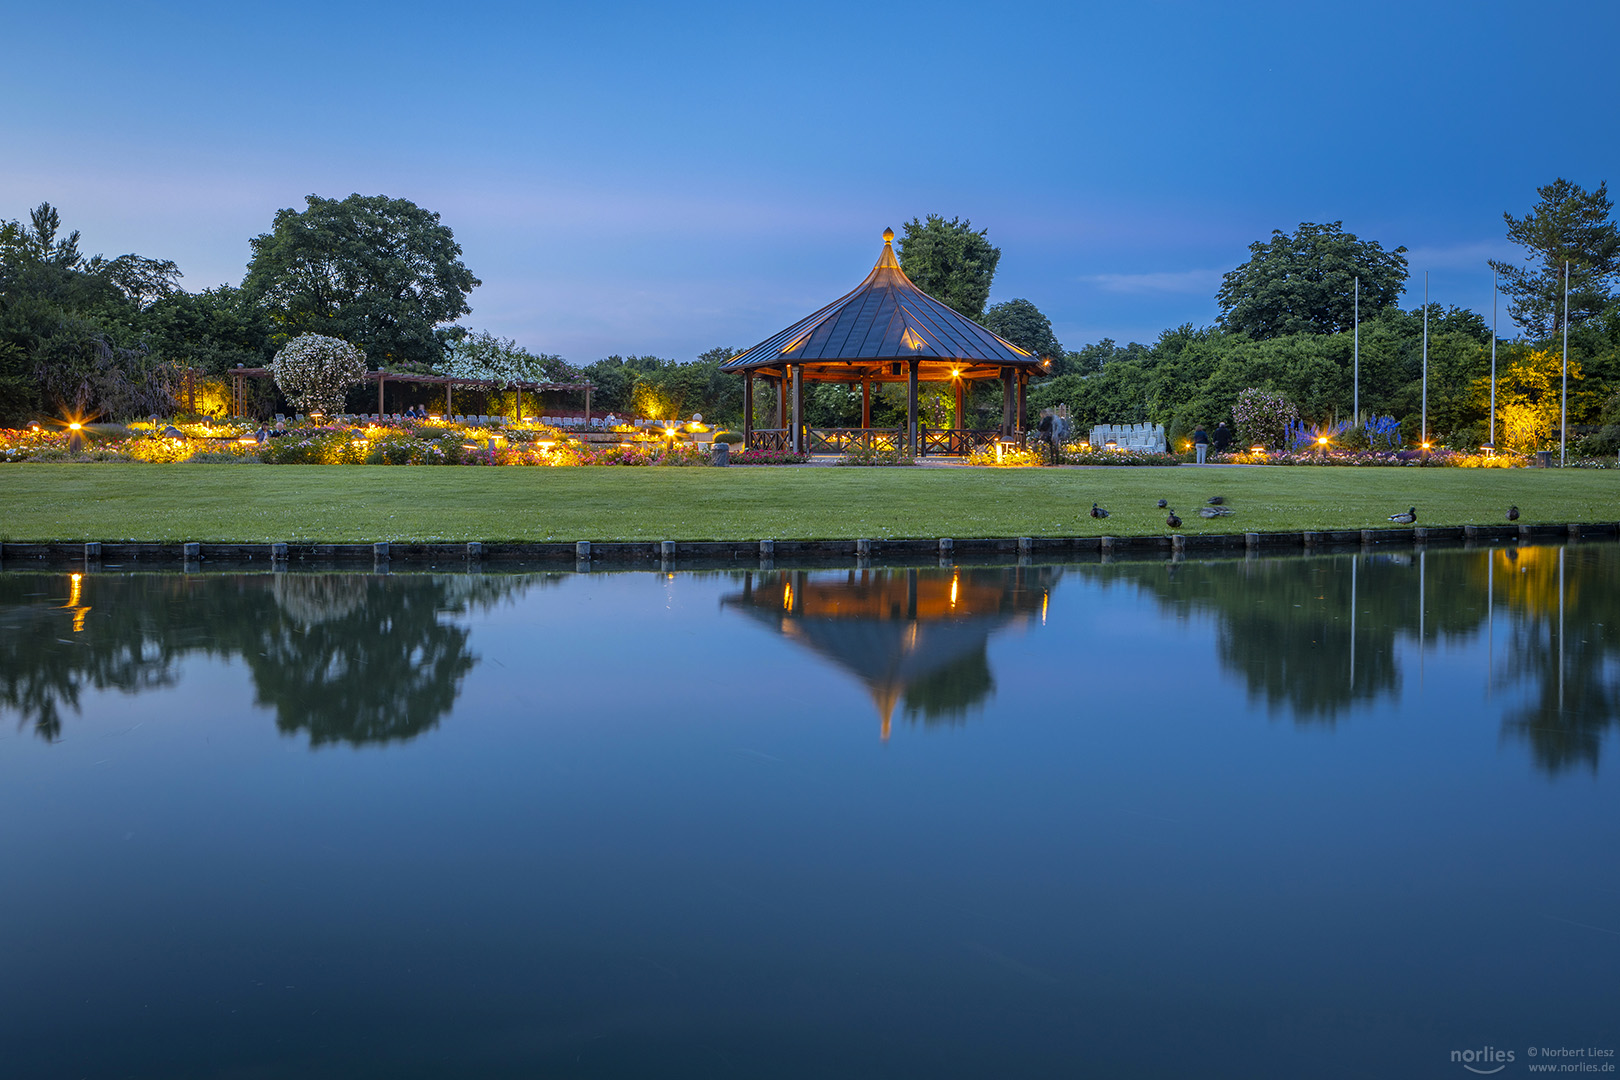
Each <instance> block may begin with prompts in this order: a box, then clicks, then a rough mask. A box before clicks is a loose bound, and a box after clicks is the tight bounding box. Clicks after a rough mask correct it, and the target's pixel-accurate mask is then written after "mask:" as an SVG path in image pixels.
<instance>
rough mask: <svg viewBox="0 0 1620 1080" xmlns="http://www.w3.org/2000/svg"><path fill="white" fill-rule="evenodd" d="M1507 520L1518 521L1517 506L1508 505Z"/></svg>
mask: <svg viewBox="0 0 1620 1080" xmlns="http://www.w3.org/2000/svg"><path fill="white" fill-rule="evenodd" d="M1508 520H1509V521H1518V520H1519V508H1518V507H1517V506H1510V507H1508Z"/></svg>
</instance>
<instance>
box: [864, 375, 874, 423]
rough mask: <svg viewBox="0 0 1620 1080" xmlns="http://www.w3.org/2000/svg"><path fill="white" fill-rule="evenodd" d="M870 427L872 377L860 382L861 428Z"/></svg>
mask: <svg viewBox="0 0 1620 1080" xmlns="http://www.w3.org/2000/svg"><path fill="white" fill-rule="evenodd" d="M871 426H872V377H871V376H870V375H868V376H867V377H866V378H864V379H862V380H861V427H862V428H870V427H871Z"/></svg>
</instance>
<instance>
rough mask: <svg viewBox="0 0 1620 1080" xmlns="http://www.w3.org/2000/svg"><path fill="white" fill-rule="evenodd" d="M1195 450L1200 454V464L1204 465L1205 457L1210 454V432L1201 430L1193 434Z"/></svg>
mask: <svg viewBox="0 0 1620 1080" xmlns="http://www.w3.org/2000/svg"><path fill="white" fill-rule="evenodd" d="M1193 449H1194V450H1196V451H1197V452H1198V464H1200V465H1202V464H1203V463H1204V455H1205V454H1207V453H1209V432H1207V431H1205V430H1204V429H1203V428H1199V429H1198V430H1197V431H1195V432H1193Z"/></svg>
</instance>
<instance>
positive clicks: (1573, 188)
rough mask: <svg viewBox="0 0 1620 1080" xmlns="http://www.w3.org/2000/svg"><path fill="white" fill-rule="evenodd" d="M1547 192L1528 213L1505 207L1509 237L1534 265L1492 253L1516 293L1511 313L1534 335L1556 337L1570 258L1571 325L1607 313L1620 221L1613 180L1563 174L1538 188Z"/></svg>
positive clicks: (1618, 260)
mask: <svg viewBox="0 0 1620 1080" xmlns="http://www.w3.org/2000/svg"><path fill="white" fill-rule="evenodd" d="M1536 194H1538V195H1540V196H1541V198H1540V199H1539V200H1538V201H1537V202H1536V205H1535V206H1534V207H1532V208H1531V210H1530V212H1529V213H1528V214H1526V215H1525V216H1524V217H1522V218H1516V217H1514V216H1513V215H1512V214H1508V213H1504V214H1503V215H1502V217H1503V219H1504V220H1506V221H1507V226H1508V230H1507V234H1508V239H1509V240H1512V241H1513V242H1514V243H1515V244H1518V245H1519V246H1520V247H1522V248H1524V249H1525V262H1526V263H1528V264H1529V265H1528V266H1518V265H1516V264H1514V263H1509V262H1501V261H1498V260H1495V259H1493V260H1491V267H1492V268H1493V269H1495V270H1496V272H1497V273H1499V274H1501V275H1502V291H1503V292H1505V293H1507V294H1508V296H1510V297H1512V302H1511V303H1510V304H1509V305H1508V314H1509V315H1511V316H1513V321H1514V322H1516V323H1518V324H1519V325H1520V326H1522V327H1524V329H1525V330H1526V331H1527V332H1528V333H1529V334H1530V335H1531V336H1533V337H1550V336H1551V335H1552V334H1553V333H1555V332H1556V331H1557V330H1558V328H1559V327H1560V326H1561V325H1562V321H1561V320H1562V318H1563V308H1564V263H1565V262H1566V261H1567V262H1568V263H1569V321H1570V325H1571V326H1579V325H1580V324H1581V323H1583V322H1586V321H1587V320H1589V319H1591V318H1593V317H1594V316H1596V315H1598V314H1600V313H1602V312H1603V311H1604V310H1605V309H1606V308H1608V307H1609V305H1610V303H1611V302H1612V300H1613V297H1612V296H1611V295H1610V293H1609V289H1610V287H1611V285H1612V283H1613V282H1614V280H1615V278H1616V276H1620V229H1616V228H1615V223H1614V222H1613V221H1612V220H1611V219H1610V217H1609V215H1610V212H1611V211H1612V210H1613V209H1614V203H1613V202H1611V201H1610V199H1609V189H1608V183H1607V182H1606V181H1605V182H1600V183H1599V184H1598V186H1597V187H1595V188H1593V189H1592V190H1591V191H1587V190H1586V189H1585V188H1583V187H1581V186H1580V185H1579V184H1576V183H1572V182H1570V181H1568V180H1565V179H1563V178H1562V177H1560V178H1558V179H1556V180H1554V181H1553V182H1552V183H1550V184H1546V185H1544V186H1542V187H1539V188H1537V189H1536Z"/></svg>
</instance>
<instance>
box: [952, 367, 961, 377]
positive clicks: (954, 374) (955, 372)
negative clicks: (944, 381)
mask: <svg viewBox="0 0 1620 1080" xmlns="http://www.w3.org/2000/svg"><path fill="white" fill-rule="evenodd" d="M961 377H962V369H961V368H951V378H953V379H960V378H961Z"/></svg>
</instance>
